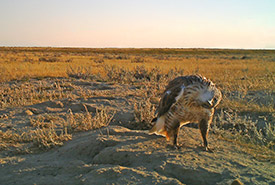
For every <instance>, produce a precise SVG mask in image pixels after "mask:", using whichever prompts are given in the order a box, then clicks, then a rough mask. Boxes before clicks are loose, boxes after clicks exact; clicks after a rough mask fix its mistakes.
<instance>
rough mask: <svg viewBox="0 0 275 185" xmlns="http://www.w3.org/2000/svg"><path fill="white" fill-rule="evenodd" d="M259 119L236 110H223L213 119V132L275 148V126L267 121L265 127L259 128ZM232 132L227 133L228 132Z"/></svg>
mask: <svg viewBox="0 0 275 185" xmlns="http://www.w3.org/2000/svg"><path fill="white" fill-rule="evenodd" d="M257 123H258V122H257V121H253V120H252V119H251V118H249V117H247V116H244V117H240V116H238V115H237V113H235V112H227V111H221V113H220V114H218V115H217V116H216V117H215V118H214V120H213V129H212V130H213V132H215V133H218V134H221V135H223V136H225V137H230V138H231V139H235V140H240V141H244V142H250V143H254V144H260V145H264V146H267V147H269V148H271V149H275V147H274V146H275V126H274V125H272V124H271V123H266V125H265V127H264V128H263V129H259V128H257ZM228 132H229V133H231V134H229V135H228V134H227V133H228Z"/></svg>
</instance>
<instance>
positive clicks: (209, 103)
mask: <svg viewBox="0 0 275 185" xmlns="http://www.w3.org/2000/svg"><path fill="white" fill-rule="evenodd" d="M202 107H203V108H206V109H211V108H213V105H212V101H211V100H208V101H206V102H203V103H202Z"/></svg>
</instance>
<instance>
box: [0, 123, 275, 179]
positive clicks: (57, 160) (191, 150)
mask: <svg viewBox="0 0 275 185" xmlns="http://www.w3.org/2000/svg"><path fill="white" fill-rule="evenodd" d="M180 135H181V136H182V137H180V140H179V142H180V143H182V144H183V147H182V148H180V149H179V150H175V149H172V147H170V146H169V145H167V144H166V142H165V139H164V138H163V137H160V136H154V135H148V134H147V133H146V131H136V130H129V129H127V128H124V127H120V126H109V127H107V128H104V129H99V130H95V131H89V132H85V133H79V134H77V135H75V137H74V138H73V140H72V141H69V142H67V143H65V145H64V146H62V147H60V148H56V149H52V150H50V151H48V152H46V153H41V154H33V155H21V156H16V157H14V158H10V161H9V162H8V163H6V164H2V167H1V169H0V173H1V176H0V181H1V184H34V183H35V184H111V183H115V184H130V183H134V184H229V183H231V182H232V181H233V180H234V179H236V178H238V179H240V180H241V181H242V182H244V183H252V184H270V183H272V182H274V181H275V177H274V170H275V169H274V164H272V163H270V162H261V161H258V160H256V159H254V158H253V157H252V156H249V155H248V154H247V153H246V152H245V151H244V149H242V148H241V147H240V146H236V145H235V144H233V143H230V142H226V141H222V140H218V139H217V138H216V137H215V135H210V137H209V142H210V144H212V147H213V148H215V151H214V153H209V152H205V151H203V150H202V148H201V147H200V145H201V138H200V134H199V131H198V130H197V129H194V128H188V127H184V128H183V129H182V130H181V133H180Z"/></svg>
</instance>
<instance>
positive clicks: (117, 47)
mask: <svg viewBox="0 0 275 185" xmlns="http://www.w3.org/2000/svg"><path fill="white" fill-rule="evenodd" d="M0 47H2V48H3V47H6V48H75V49H77V48H79V49H81V48H85V49H217V50H219V49H220V50H226V49H228V50H275V48H237V47H236V48H234V47H232V48H231V47H120V46H107V47H90V46H38V45H33V46H23V45H19V46H18V45H14V46H4V45H0Z"/></svg>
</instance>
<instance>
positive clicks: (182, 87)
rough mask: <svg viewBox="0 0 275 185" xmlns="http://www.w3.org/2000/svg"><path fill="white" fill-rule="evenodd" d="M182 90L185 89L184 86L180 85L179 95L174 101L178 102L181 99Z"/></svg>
mask: <svg viewBox="0 0 275 185" xmlns="http://www.w3.org/2000/svg"><path fill="white" fill-rule="evenodd" d="M184 89H185V86H184V85H182V86H181V90H180V93H179V95H178V96H177V97H176V98H175V99H176V101H178V100H179V99H180V98H181V97H182V95H183V91H184Z"/></svg>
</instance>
